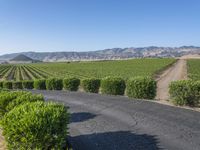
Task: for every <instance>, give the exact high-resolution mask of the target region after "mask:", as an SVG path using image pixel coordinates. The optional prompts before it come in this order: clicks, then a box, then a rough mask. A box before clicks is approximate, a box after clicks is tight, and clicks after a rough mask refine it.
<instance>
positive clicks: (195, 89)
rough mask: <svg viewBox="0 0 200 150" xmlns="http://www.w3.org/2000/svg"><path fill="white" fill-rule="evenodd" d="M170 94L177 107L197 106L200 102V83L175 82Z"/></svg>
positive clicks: (170, 87)
mask: <svg viewBox="0 0 200 150" xmlns="http://www.w3.org/2000/svg"><path fill="white" fill-rule="evenodd" d="M169 93H170V97H171V100H172V102H173V103H174V104H175V105H189V106H197V105H198V104H199V102H200V81H192V80H182V81H173V82H171V84H170V86H169Z"/></svg>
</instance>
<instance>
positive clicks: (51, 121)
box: [0, 91, 69, 149]
mask: <svg viewBox="0 0 200 150" xmlns="http://www.w3.org/2000/svg"><path fill="white" fill-rule="evenodd" d="M0 108H1V109H0V113H1V119H0V126H1V128H2V129H3V135H4V137H5V140H6V144H7V148H8V149H62V148H63V145H64V144H65V143H66V135H67V133H68V132H67V131H68V128H67V124H68V122H69V113H68V110H67V108H66V107H65V106H64V105H61V104H57V103H53V102H44V97H43V96H42V95H33V94H31V93H30V92H22V91H20V92H19V91H15V92H11V91H9V92H8V91H2V92H0ZM38 133H39V134H38Z"/></svg>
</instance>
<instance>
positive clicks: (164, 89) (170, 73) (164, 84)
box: [156, 59, 187, 101]
mask: <svg viewBox="0 0 200 150" xmlns="http://www.w3.org/2000/svg"><path fill="white" fill-rule="evenodd" d="M184 79H187V62H186V60H185V59H179V60H178V61H177V62H176V63H175V64H173V65H172V66H171V67H170V68H168V69H167V70H165V71H164V72H163V73H162V74H161V75H160V77H159V78H158V79H157V87H158V88H157V96H156V99H157V100H161V101H163V100H169V92H168V91H169V84H170V83H171V82H172V81H176V80H184Z"/></svg>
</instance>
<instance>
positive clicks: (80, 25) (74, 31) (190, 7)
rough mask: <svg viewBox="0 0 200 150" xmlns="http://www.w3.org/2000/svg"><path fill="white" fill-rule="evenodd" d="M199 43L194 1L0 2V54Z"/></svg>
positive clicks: (197, 1)
mask: <svg viewBox="0 0 200 150" xmlns="http://www.w3.org/2000/svg"><path fill="white" fill-rule="evenodd" d="M152 45H154V46H182V45H194V46H200V0H0V54H3V53H12V52H21V51H90V50H100V49H105V48H114V47H122V48H123V47H143V46H152Z"/></svg>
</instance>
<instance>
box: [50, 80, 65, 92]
mask: <svg viewBox="0 0 200 150" xmlns="http://www.w3.org/2000/svg"><path fill="white" fill-rule="evenodd" d="M46 89H47V90H62V89H63V81H62V79H56V78H51V79H47V80H46Z"/></svg>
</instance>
